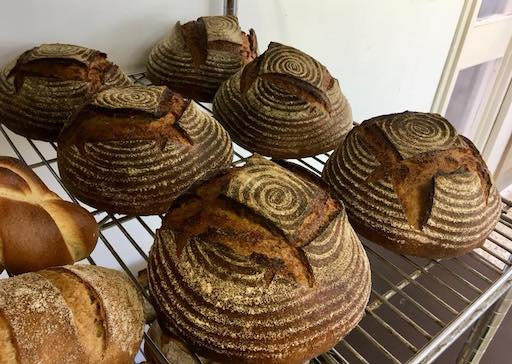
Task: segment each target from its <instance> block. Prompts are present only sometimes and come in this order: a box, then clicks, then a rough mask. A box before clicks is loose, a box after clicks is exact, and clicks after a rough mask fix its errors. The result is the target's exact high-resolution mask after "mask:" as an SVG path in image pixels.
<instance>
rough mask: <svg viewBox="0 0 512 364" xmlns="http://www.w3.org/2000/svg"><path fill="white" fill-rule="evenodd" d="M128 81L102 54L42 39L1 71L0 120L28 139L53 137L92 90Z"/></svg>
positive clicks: (92, 93) (88, 96) (90, 95)
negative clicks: (43, 42) (42, 41)
mask: <svg viewBox="0 0 512 364" xmlns="http://www.w3.org/2000/svg"><path fill="white" fill-rule="evenodd" d="M130 83H131V81H130V80H129V79H128V77H127V76H126V75H125V74H124V73H123V72H122V71H121V70H120V69H119V68H118V67H117V66H116V65H114V64H113V63H112V62H110V61H108V60H107V55H106V54H105V53H101V52H99V51H97V50H94V49H89V48H84V47H80V46H75V45H69V44H43V45H41V46H39V47H35V48H33V49H30V50H28V51H26V52H25V53H23V54H22V55H21V56H20V57H19V58H18V59H17V60H16V61H14V62H12V63H11V64H9V65H7V66H6V67H5V68H4V69H3V70H1V71H0V123H2V124H4V125H5V126H7V127H8V128H9V129H11V130H12V131H13V132H15V133H17V134H21V135H23V136H25V137H27V138H31V139H42V140H46V141H56V140H57V136H58V135H59V133H60V131H61V129H62V127H63V126H64V123H65V122H66V121H67V120H68V118H69V117H70V116H71V115H72V114H73V113H74V112H75V111H76V110H77V109H78V108H80V106H82V105H83V104H84V103H85V102H86V101H87V100H88V99H89V98H91V97H92V96H93V95H94V94H95V93H97V92H98V91H101V90H102V89H104V88H107V87H111V86H123V85H129V84H130Z"/></svg>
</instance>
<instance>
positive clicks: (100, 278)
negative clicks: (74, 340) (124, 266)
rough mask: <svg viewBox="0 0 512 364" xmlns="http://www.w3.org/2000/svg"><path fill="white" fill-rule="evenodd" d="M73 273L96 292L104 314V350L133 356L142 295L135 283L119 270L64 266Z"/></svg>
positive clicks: (137, 341) (139, 328) (141, 323)
mask: <svg viewBox="0 0 512 364" xmlns="http://www.w3.org/2000/svg"><path fill="white" fill-rule="evenodd" d="M66 269H68V270H69V271H71V272H73V273H74V274H76V275H77V276H78V277H80V278H81V279H82V280H83V281H84V282H86V283H87V284H88V285H89V286H90V287H93V289H94V292H95V293H96V294H97V295H98V297H99V300H100V301H101V305H102V309H103V312H104V315H105V318H104V320H105V322H106V325H105V331H106V333H105V337H106V343H105V346H106V352H111V353H115V354H114V355H112V357H116V356H117V355H121V357H125V358H128V359H129V358H130V357H132V358H133V353H136V352H137V349H138V345H139V344H140V341H141V338H142V333H143V327H144V312H143V309H142V297H141V295H140V293H139V292H138V290H137V289H136V288H135V286H134V285H133V284H132V283H131V282H130V281H129V280H128V278H127V277H126V276H125V275H124V274H123V273H121V272H118V271H114V270H112V269H107V268H102V267H94V268H93V269H91V268H90V267H89V266H85V265H72V266H68V267H66Z"/></svg>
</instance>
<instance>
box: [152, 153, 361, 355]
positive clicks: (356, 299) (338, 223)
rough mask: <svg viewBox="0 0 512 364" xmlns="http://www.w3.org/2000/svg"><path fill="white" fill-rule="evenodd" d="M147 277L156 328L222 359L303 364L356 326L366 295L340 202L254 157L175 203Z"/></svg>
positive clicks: (300, 175) (300, 172)
mask: <svg viewBox="0 0 512 364" xmlns="http://www.w3.org/2000/svg"><path fill="white" fill-rule="evenodd" d="M292 171H294V172H295V173H293V172H292ZM148 271H149V287H150V290H151V293H152V296H153V298H154V304H155V309H156V311H157V318H158V321H159V323H160V326H161V327H162V330H163V331H164V332H166V333H174V334H175V335H177V336H178V337H180V338H182V339H183V340H184V341H185V342H186V343H187V344H188V345H189V346H190V348H191V349H193V351H194V352H196V353H198V354H200V355H202V356H204V357H206V358H209V359H212V360H216V361H219V362H222V363H239V364H242V363H253V364H256V363H257V364H266V363H283V364H284V363H286V364H296V363H303V362H304V361H305V360H308V359H311V358H313V357H315V356H316V355H319V354H320V353H322V352H324V351H327V350H329V349H330V348H331V347H333V346H334V345H335V344H336V343H337V342H338V341H339V340H340V339H341V338H342V337H343V336H344V335H346V334H347V333H348V332H349V331H350V330H351V329H352V328H353V327H354V326H355V325H356V324H357V323H358V321H359V320H360V319H361V318H362V316H363V313H364V308H365V305H366V303H367V301H368V297H369V293H370V267H369V262H368V258H367V257H366V254H365V252H364V249H363V247H362V245H361V243H360V242H359V239H358V238H357V236H356V234H355V233H354V231H353V230H352V227H351V226H350V224H349V223H348V221H347V217H346V214H345V211H344V209H343V205H342V204H341V203H339V202H338V201H337V200H336V199H334V198H331V197H330V195H329V193H328V189H327V186H326V185H325V184H324V183H323V181H322V180H320V179H319V178H318V177H316V176H314V175H312V174H310V173H309V172H307V171H305V170H304V169H302V168H300V167H298V166H295V165H287V168H283V167H281V166H279V165H277V164H275V163H273V162H271V161H267V160H265V159H263V158H262V157H259V156H255V157H252V158H251V159H249V160H248V162H247V163H246V165H245V166H243V167H239V168H232V169H230V170H229V171H227V172H224V173H221V174H220V175H218V176H216V177H214V178H212V179H210V180H209V181H207V182H205V183H203V184H201V185H199V186H197V187H196V188H194V189H192V190H190V191H189V192H188V193H187V194H185V195H183V196H181V197H180V198H178V199H177V200H176V201H175V203H174V204H173V205H172V206H171V208H170V210H169V213H168V214H167V216H166V217H165V218H164V221H163V224H162V228H161V229H160V230H158V232H157V235H156V240H155V243H154V245H153V247H152V249H151V251H150V255H149V260H148Z"/></svg>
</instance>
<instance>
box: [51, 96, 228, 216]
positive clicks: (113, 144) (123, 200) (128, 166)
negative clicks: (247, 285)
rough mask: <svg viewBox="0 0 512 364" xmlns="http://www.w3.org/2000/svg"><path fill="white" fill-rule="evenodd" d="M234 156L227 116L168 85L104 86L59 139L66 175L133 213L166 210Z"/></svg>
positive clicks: (105, 206) (83, 193)
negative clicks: (223, 121)
mask: <svg viewBox="0 0 512 364" xmlns="http://www.w3.org/2000/svg"><path fill="white" fill-rule="evenodd" d="M232 158H233V148H232V144H231V139H230V138H229V135H228V134H227V132H226V131H225V130H224V129H223V128H222V127H221V126H220V124H219V123H218V122H217V121H216V120H215V119H214V118H213V117H211V116H210V115H207V114H206V113H203V112H201V111H200V110H199V109H198V106H197V105H196V104H195V103H194V102H193V101H185V100H184V99H183V98H182V97H181V96H180V95H178V94H176V93H173V92H170V91H169V89H168V88H167V87H164V86H148V87H146V86H129V87H122V88H111V89H108V90H105V91H102V92H101V93H99V94H98V95H97V96H96V98H95V99H94V100H93V101H92V102H91V103H90V104H89V105H87V106H86V107H84V108H83V109H82V110H81V111H80V112H79V113H78V114H77V115H76V117H75V118H74V120H73V122H71V123H70V124H69V125H67V126H66V128H65V129H64V130H63V132H62V134H61V135H60V137H59V147H58V163H59V170H60V173H61V177H62V181H63V182H64V184H65V185H66V187H67V188H68V189H69V190H70V191H71V192H72V193H73V194H74V195H75V196H76V197H77V198H79V199H80V200H82V201H84V202H86V203H87V204H89V205H91V206H94V207H96V208H98V209H101V210H106V211H109V212H115V213H124V214H130V215H152V214H160V213H165V212H166V211H167V209H168V208H169V206H170V204H171V202H172V201H173V200H174V199H175V198H176V197H177V196H178V195H180V194H181V193H183V192H184V191H185V190H186V189H188V188H189V187H190V186H191V185H192V184H193V183H195V182H196V181H198V180H200V179H202V178H206V177H208V176H209V175H210V174H213V173H216V172H217V171H219V170H220V169H224V168H228V167H229V165H230V163H231V161H232Z"/></svg>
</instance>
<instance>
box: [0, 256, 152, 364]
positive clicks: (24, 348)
mask: <svg viewBox="0 0 512 364" xmlns="http://www.w3.org/2000/svg"><path fill="white" fill-rule="evenodd" d="M143 329H144V316H143V312H142V301H141V296H140V294H139V292H138V291H137V289H136V288H135V286H134V285H133V284H132V283H131V282H130V281H129V279H128V278H127V277H126V276H125V275H124V274H122V273H120V272H117V271H114V270H111V269H107V268H102V267H96V266H87V265H74V266H64V267H59V268H51V269H47V270H42V271H39V272H36V273H26V274H22V275H19V276H17V277H14V278H8V279H2V280H0V362H1V363H2V364H22V363H23V364H24V363H38V364H56V363H66V364H86V363H90V364H92V363H94V364H132V363H133V359H134V357H135V355H136V353H137V352H138V350H139V347H140V343H141V341H142V335H143V332H144V331H143Z"/></svg>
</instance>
